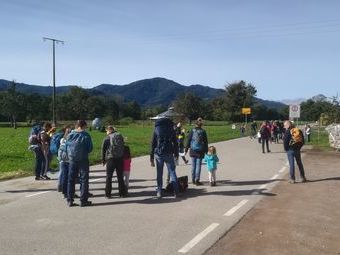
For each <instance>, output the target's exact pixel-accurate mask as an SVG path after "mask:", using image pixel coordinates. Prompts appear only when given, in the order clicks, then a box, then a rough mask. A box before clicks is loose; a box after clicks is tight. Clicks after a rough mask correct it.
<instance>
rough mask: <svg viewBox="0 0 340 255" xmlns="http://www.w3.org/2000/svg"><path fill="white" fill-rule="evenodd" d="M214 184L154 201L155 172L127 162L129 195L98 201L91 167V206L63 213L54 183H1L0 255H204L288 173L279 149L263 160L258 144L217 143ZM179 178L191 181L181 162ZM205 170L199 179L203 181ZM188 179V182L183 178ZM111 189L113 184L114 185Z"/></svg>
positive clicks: (97, 175) (100, 174)
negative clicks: (129, 174) (130, 169)
mask: <svg viewBox="0 0 340 255" xmlns="http://www.w3.org/2000/svg"><path fill="white" fill-rule="evenodd" d="M215 145H216V147H217V152H218V155H219V157H220V164H219V165H218V172H217V178H218V182H217V186H216V187H210V186H208V183H207V182H206V183H205V185H204V186H199V187H196V186H192V185H189V190H188V191H187V192H186V193H185V194H184V195H183V197H181V198H176V199H175V198H173V197H164V198H163V199H157V198H155V184H156V182H155V169H153V168H151V167H150V166H149V160H148V157H139V158H135V159H133V166H132V171H131V179H132V180H131V183H130V185H131V187H130V196H129V197H128V198H119V197H118V192H117V189H116V190H113V195H114V197H113V198H112V199H110V200H107V199H105V198H104V185H105V179H104V178H105V171H104V168H103V167H102V166H93V167H91V175H90V176H91V177H90V178H91V180H90V181H91V184H90V191H91V192H92V193H94V197H93V198H92V201H93V204H94V206H92V207H85V208H80V207H73V208H68V207H67V206H66V202H65V200H64V199H62V198H61V194H60V193H58V192H56V191H55V186H56V181H39V182H36V181H33V178H32V177H30V178H22V179H17V180H11V181H6V182H0V229H1V231H0V247H1V248H0V249H1V254H25V255H28V254H73V255H74V254H97V255H99V254H181V253H182V254H184V253H185V254H202V253H204V252H205V251H206V250H207V249H208V248H209V247H210V246H212V245H213V244H214V243H215V242H216V241H217V240H218V239H219V238H220V237H221V236H222V235H223V234H224V233H226V232H227V231H228V230H229V229H230V228H231V227H232V226H233V225H235V224H236V223H237V222H238V221H239V220H240V219H241V218H242V217H243V216H244V215H245V214H246V213H247V212H248V211H249V210H250V209H251V208H252V207H254V205H255V204H256V203H257V202H258V201H259V200H260V199H261V198H263V197H265V196H275V195H276V194H273V193H271V192H270V189H271V188H272V187H273V186H274V185H275V184H276V183H277V182H278V181H279V180H280V179H281V178H282V177H283V176H284V175H285V174H286V171H287V167H286V155H285V154H284V153H283V150H282V145H281V144H280V145H275V144H272V145H271V147H272V148H271V150H272V153H269V154H267V153H266V154H262V152H261V148H260V145H259V144H258V143H257V141H256V140H250V139H249V138H242V139H236V140H231V141H227V142H220V143H216V144H215ZM177 173H178V176H181V175H189V176H190V165H184V164H183V162H181V164H180V166H179V167H178V169H177ZM207 176H208V174H207V172H206V170H205V169H204V168H203V171H202V178H201V180H202V181H205V180H207V179H208V177H207ZM189 179H190V178H189ZM113 187H114V188H115V187H117V183H116V182H115V183H114V184H113Z"/></svg>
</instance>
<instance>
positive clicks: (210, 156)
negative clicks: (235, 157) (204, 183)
mask: <svg viewBox="0 0 340 255" xmlns="http://www.w3.org/2000/svg"><path fill="white" fill-rule="evenodd" d="M203 161H205V162H206V163H207V170H208V173H209V182H210V186H216V170H217V162H218V161H219V159H218V157H217V155H216V148H215V147H214V146H210V147H209V148H208V153H207V154H205V156H204V159H203Z"/></svg>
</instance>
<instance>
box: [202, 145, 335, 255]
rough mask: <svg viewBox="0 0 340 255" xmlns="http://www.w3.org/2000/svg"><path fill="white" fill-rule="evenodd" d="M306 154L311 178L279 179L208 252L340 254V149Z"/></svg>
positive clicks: (209, 254)
mask: <svg viewBox="0 0 340 255" xmlns="http://www.w3.org/2000/svg"><path fill="white" fill-rule="evenodd" d="M306 154H307V155H305V157H304V165H305V170H306V176H307V178H308V179H309V180H310V181H309V182H308V183H305V184H302V183H296V184H289V183H287V182H282V183H280V184H279V185H277V186H276V187H275V188H274V189H273V190H272V193H275V194H277V196H270V197H266V198H264V199H263V200H262V201H261V202H259V203H258V204H257V205H256V206H255V208H254V209H252V210H251V211H250V212H249V213H248V214H247V215H246V216H245V217H244V218H243V219H242V220H241V221H240V223H239V224H237V225H236V226H235V227H234V228H233V229H232V230H231V231H230V232H229V233H227V234H226V235H225V236H224V237H223V238H222V239H221V240H220V241H219V242H217V243H216V244H215V245H214V246H213V247H212V248H211V249H210V250H209V251H208V252H207V253H206V254H207V255H212V254H214V255H217V254H223V255H224V254H242V255H243V254H247V255H252V254H259V255H260V254H261V255H264V254H271V255H273V254H289V255H296V254H306V255H307V254H308V255H312V254H315V255H320V254H340V154H339V153H337V154H336V153H327V152H316V151H309V152H307V153H306ZM297 176H298V174H297Z"/></svg>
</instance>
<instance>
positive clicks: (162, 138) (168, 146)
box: [155, 126, 174, 155]
mask: <svg viewBox="0 0 340 255" xmlns="http://www.w3.org/2000/svg"><path fill="white" fill-rule="evenodd" d="M173 132H174V130H172V129H171V128H169V127H164V126H157V127H156V128H155V133H156V134H157V147H156V149H155V153H156V154H158V155H165V154H171V153H173V151H174V148H173V144H172V137H171V136H172V135H174V134H173Z"/></svg>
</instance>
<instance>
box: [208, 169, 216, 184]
mask: <svg viewBox="0 0 340 255" xmlns="http://www.w3.org/2000/svg"><path fill="white" fill-rule="evenodd" d="M208 173H209V182H216V170H212V171H209V172H208Z"/></svg>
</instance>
